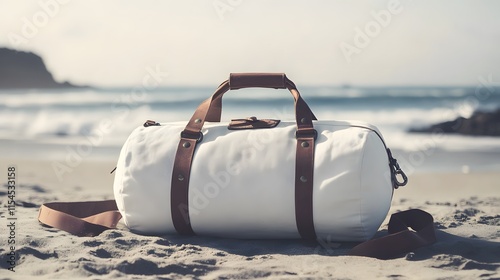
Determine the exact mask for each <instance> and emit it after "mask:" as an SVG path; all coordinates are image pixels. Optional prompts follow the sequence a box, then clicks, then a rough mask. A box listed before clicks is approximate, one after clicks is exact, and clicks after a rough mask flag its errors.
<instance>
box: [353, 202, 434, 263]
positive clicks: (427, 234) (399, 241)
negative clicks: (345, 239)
mask: <svg viewBox="0 0 500 280" xmlns="http://www.w3.org/2000/svg"><path fill="white" fill-rule="evenodd" d="M409 228H412V229H413V230H410V229H409ZM388 231H389V235H387V236H384V237H381V238H377V239H373V240H369V241H366V242H364V243H361V244H359V245H358V246H356V247H354V248H353V249H352V250H351V251H350V252H349V255H353V256H365V257H371V258H377V259H391V258H395V257H398V256H400V255H402V254H405V253H408V252H411V251H412V250H415V249H417V248H420V247H423V246H428V245H430V244H432V243H434V242H436V233H435V231H434V219H433V218H432V215H431V214H429V213H427V212H425V211H422V210H419V209H411V210H407V211H402V212H398V213H395V214H393V215H392V216H391V219H390V221H389V229H388Z"/></svg>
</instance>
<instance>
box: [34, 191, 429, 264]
mask: <svg viewBox="0 0 500 280" xmlns="http://www.w3.org/2000/svg"><path fill="white" fill-rule="evenodd" d="M121 217H122V216H121V215H120V212H118V210H117V207H116V202H115V201H114V200H105V201H87V202H53V203H46V204H43V205H42V206H41V207H40V212H39V215H38V220H39V221H40V222H41V223H42V224H45V225H48V226H51V227H55V228H58V229H62V230H64V231H67V232H69V233H71V234H74V235H77V236H96V235H99V234H100V233H101V232H103V231H105V230H107V229H114V228H116V224H117V223H118V221H119V220H120V219H121ZM410 228H411V229H413V230H410ZM388 231H389V235H387V236H384V237H381V238H376V239H372V240H369V241H366V242H363V243H361V244H359V245H357V246H356V247H354V248H353V249H352V250H351V251H350V252H349V255H353V256H365V257H372V258H378V259H390V258H395V257H398V256H400V255H401V254H404V253H408V252H410V251H412V250H414V249H416V248H419V247H422V246H427V245H430V244H432V243H434V242H435V241H436V235H435V232H434V220H433V218H432V216H431V215H430V214H429V213H427V212H425V211H422V210H419V209H411V210H407V211H402V212H398V213H395V214H393V215H392V216H391V219H390V221H389V230H388Z"/></svg>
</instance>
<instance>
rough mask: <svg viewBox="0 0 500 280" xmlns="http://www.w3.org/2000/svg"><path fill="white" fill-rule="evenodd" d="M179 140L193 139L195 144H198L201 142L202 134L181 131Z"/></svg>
mask: <svg viewBox="0 0 500 280" xmlns="http://www.w3.org/2000/svg"><path fill="white" fill-rule="evenodd" d="M181 138H183V139H194V140H196V143H200V142H201V141H203V133H201V131H199V132H198V133H194V132H191V131H187V130H183V131H182V132H181Z"/></svg>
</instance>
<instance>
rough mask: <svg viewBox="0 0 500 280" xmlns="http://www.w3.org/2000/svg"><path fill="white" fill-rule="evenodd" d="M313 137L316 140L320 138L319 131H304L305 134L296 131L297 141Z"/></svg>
mask: <svg viewBox="0 0 500 280" xmlns="http://www.w3.org/2000/svg"><path fill="white" fill-rule="evenodd" d="M311 136H312V137H313V138H314V140H316V139H317V138H318V131H316V129H312V130H310V129H308V130H303V132H300V133H299V130H296V131H295V138H296V139H299V137H301V138H309V137H311Z"/></svg>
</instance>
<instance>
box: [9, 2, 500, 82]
mask: <svg viewBox="0 0 500 280" xmlns="http://www.w3.org/2000/svg"><path fill="white" fill-rule="evenodd" d="M0 7H1V8H0V46H4V47H9V48H15V49H18V50H25V51H33V52H35V53H37V54H39V55H40V56H42V57H43V59H44V61H45V63H46V65H47V67H48V69H49V70H50V71H51V72H52V73H53V75H54V77H55V78H56V80H58V81H70V82H72V83H75V84H86V85H94V86H103V87H114V86H135V85H137V84H140V83H141V81H142V80H143V79H144V77H145V76H146V75H148V71H152V69H154V71H157V72H161V73H162V75H164V76H165V78H164V79H161V85H162V86H176V85H192V86H216V85H218V84H219V83H221V82H222V81H223V80H225V79H226V78H227V77H228V74H229V73H231V72H285V73H286V74H287V75H288V76H289V77H290V78H291V79H292V80H293V81H295V82H296V84H298V85H346V84H348V85H355V86H406V85H411V86H433V85H452V86H455V85H457V86H460V85H472V86H475V85H477V84H478V77H487V76H489V75H491V76H492V79H493V81H495V82H500V51H499V50H500V16H499V13H500V1H494V0H491V1H452V0H444V1H432V0H422V1H406V0H400V1H398V0H382V1H378V0H377V1H327V0H323V1H294V0H275V1H265V0H252V1H249V0H183V1H169V0H164V1H159V0H143V1H137V0H136V1H129V0H123V1H116V0H108V1H96V0H37V1H16V0H0ZM165 73H168V75H167V74H165Z"/></svg>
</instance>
